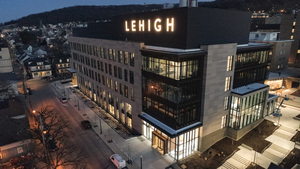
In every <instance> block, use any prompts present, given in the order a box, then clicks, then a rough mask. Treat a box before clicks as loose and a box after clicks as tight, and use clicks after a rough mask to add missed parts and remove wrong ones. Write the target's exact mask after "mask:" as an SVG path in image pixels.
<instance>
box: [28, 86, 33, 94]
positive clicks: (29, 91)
mask: <svg viewBox="0 0 300 169" xmlns="http://www.w3.org/2000/svg"><path fill="white" fill-rule="evenodd" d="M27 93H28V94H29V95H32V91H31V89H30V87H28V88H27Z"/></svg>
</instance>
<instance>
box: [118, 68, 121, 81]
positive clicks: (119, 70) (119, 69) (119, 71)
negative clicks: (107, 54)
mask: <svg viewBox="0 0 300 169" xmlns="http://www.w3.org/2000/svg"><path fill="white" fill-rule="evenodd" d="M118 74H119V79H122V68H120V67H118Z"/></svg>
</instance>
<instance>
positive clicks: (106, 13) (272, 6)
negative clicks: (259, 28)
mask: <svg viewBox="0 0 300 169" xmlns="http://www.w3.org/2000/svg"><path fill="white" fill-rule="evenodd" d="M175 7H178V4H176V5H175ZM199 7H209V8H221V9H231V10H242V11H262V10H264V11H265V12H268V13H270V14H274V13H278V12H279V11H280V10H285V11H286V13H291V11H292V10H294V9H299V7H300V1H299V0H215V1H212V2H199ZM157 9H162V5H160V4H153V5H146V6H145V5H121V6H73V7H67V8H62V9H57V10H53V11H50V12H43V13H39V14H33V15H29V16H26V17H23V18H20V19H18V20H15V21H10V22H6V23H5V25H7V24H12V23H18V25H37V24H38V23H39V20H42V21H43V23H44V24H49V23H52V24H56V23H65V22H71V21H81V22H85V21H96V20H109V19H111V18H112V17H113V16H116V15H122V14H128V13H136V12H143V11H151V10H157Z"/></svg>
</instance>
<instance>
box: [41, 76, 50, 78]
mask: <svg viewBox="0 0 300 169" xmlns="http://www.w3.org/2000/svg"><path fill="white" fill-rule="evenodd" d="M48 78H49V76H44V77H42V78H41V79H48Z"/></svg>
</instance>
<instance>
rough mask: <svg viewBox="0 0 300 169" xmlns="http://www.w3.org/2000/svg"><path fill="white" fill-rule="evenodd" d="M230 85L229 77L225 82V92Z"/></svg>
mask: <svg viewBox="0 0 300 169" xmlns="http://www.w3.org/2000/svg"><path fill="white" fill-rule="evenodd" d="M230 83H231V76H229V77H226V80H225V92H226V91H228V90H230Z"/></svg>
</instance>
